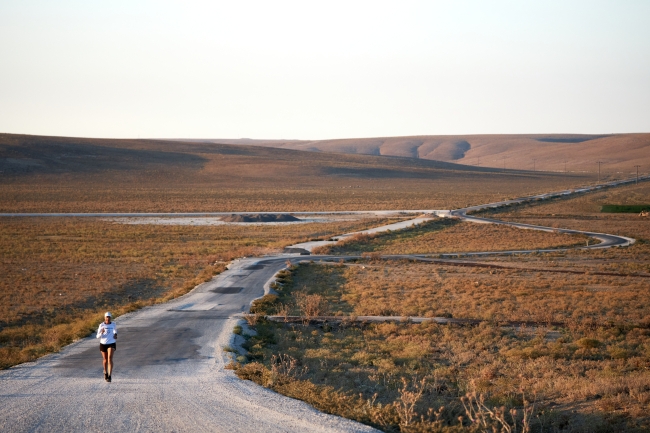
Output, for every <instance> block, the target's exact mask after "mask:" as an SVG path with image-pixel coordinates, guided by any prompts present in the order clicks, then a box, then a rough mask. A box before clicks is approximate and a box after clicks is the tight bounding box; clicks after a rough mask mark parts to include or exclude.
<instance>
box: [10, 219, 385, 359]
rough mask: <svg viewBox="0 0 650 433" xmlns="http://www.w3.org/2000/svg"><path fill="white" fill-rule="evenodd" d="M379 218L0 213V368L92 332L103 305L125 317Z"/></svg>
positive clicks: (370, 224) (99, 318)
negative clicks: (236, 267)
mask: <svg viewBox="0 0 650 433" xmlns="http://www.w3.org/2000/svg"><path fill="white" fill-rule="evenodd" d="M380 221H382V222H387V221H385V220H380ZM374 224H380V222H377V221H376V220H374V219H372V218H371V219H367V220H362V221H356V222H354V221H347V222H336V223H327V224H298V225H291V226H259V225H253V226H229V225H222V226H209V227H205V226H203V227H198V226H153V225H123V224H116V223H111V222H107V221H102V220H98V219H89V218H3V219H1V220H0V227H1V229H0V257H2V258H1V259H0V263H1V265H2V272H1V273H0V318H1V319H0V367H1V368H6V367H8V366H11V365H15V364H17V363H20V362H25V361H29V360H33V359H35V358H36V357H38V356H41V355H43V354H45V353H47V352H50V351H54V350H58V349H59V348H60V347H62V346H63V345H65V344H68V343H70V342H71V341H73V340H74V339H76V338H79V337H82V336H85V335H87V333H88V332H90V330H92V328H94V326H96V324H97V323H98V322H99V321H101V313H102V311H104V310H111V311H113V312H115V313H117V314H120V313H123V312H126V311H131V310H134V309H137V308H140V307H142V306H144V305H148V304H150V303H154V302H163V301H166V300H169V299H171V298H173V297H176V296H179V295H182V294H184V293H186V292H188V291H189V290H191V289H192V288H193V287H194V286H196V285H197V284H199V283H202V282H204V281H206V280H208V279H210V278H211V277H212V276H213V275H214V274H216V273H219V272H221V271H222V270H223V269H224V266H225V262H226V261H228V260H230V259H232V258H234V257H241V256H251V255H255V254H263V253H268V252H273V251H278V250H279V249H281V248H282V247H284V246H285V245H287V244H290V243H293V242H299V241H305V240H308V239H311V238H315V237H321V236H331V235H333V234H338V233H341V232H345V231H349V230H359V229H363V228H367V227H368V226H372V225H374Z"/></svg>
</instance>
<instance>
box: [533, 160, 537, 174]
mask: <svg viewBox="0 0 650 433" xmlns="http://www.w3.org/2000/svg"><path fill="white" fill-rule="evenodd" d="M535 161H537V158H533V171H537V170H535Z"/></svg>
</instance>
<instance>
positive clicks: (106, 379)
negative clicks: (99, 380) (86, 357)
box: [104, 372, 110, 382]
mask: <svg viewBox="0 0 650 433" xmlns="http://www.w3.org/2000/svg"><path fill="white" fill-rule="evenodd" d="M104 380H105V381H106V382H110V379H109V378H108V373H106V372H104Z"/></svg>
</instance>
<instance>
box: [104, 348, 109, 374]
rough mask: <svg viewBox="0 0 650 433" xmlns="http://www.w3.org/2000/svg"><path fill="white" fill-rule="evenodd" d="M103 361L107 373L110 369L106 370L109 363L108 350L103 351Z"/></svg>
mask: <svg viewBox="0 0 650 433" xmlns="http://www.w3.org/2000/svg"><path fill="white" fill-rule="evenodd" d="M109 350H110V349H109ZM102 363H103V364H104V373H107V372H108V370H106V365H107V364H108V353H106V352H102Z"/></svg>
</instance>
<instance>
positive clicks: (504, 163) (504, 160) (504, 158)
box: [503, 156, 506, 171]
mask: <svg viewBox="0 0 650 433" xmlns="http://www.w3.org/2000/svg"><path fill="white" fill-rule="evenodd" d="M503 171H506V157H505V156H504V157H503Z"/></svg>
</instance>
